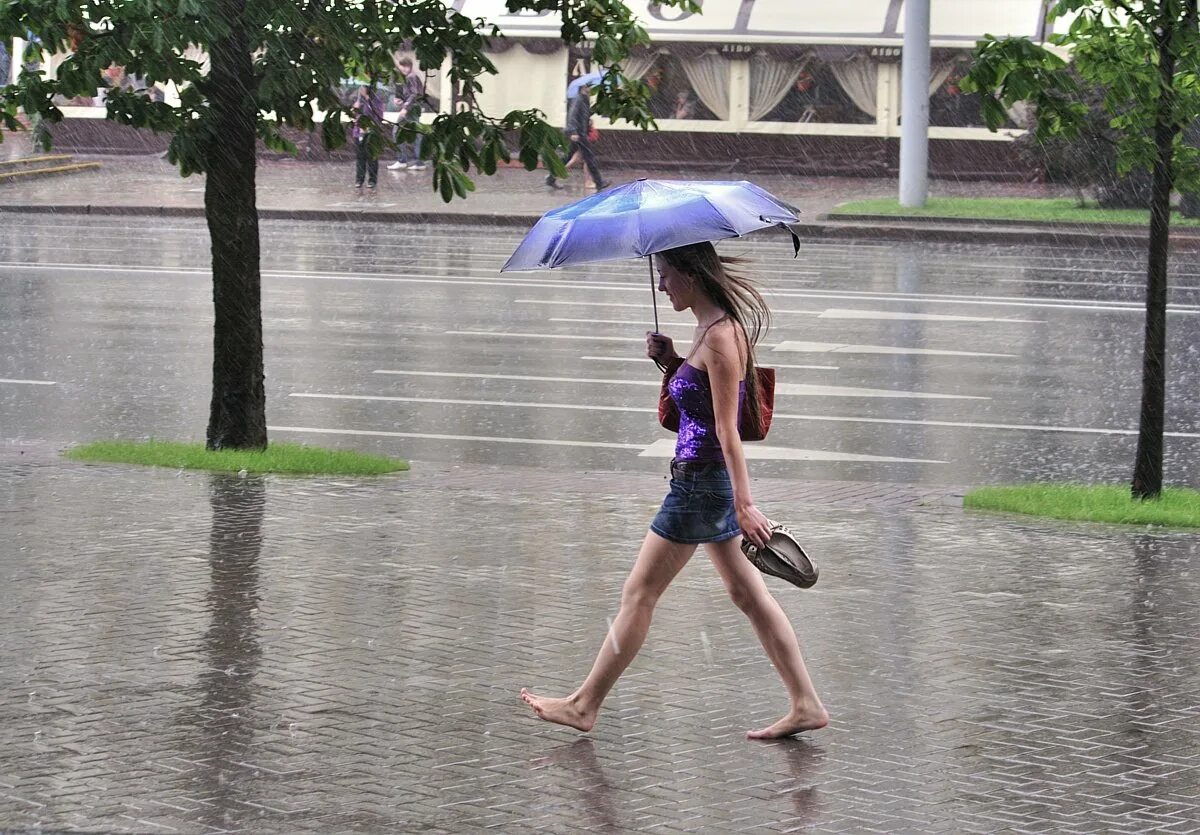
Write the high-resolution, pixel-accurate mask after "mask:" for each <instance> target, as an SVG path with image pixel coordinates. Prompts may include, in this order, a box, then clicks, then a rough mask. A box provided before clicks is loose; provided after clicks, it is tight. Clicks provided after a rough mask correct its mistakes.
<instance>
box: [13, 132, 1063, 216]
mask: <svg viewBox="0 0 1200 835" xmlns="http://www.w3.org/2000/svg"><path fill="white" fill-rule="evenodd" d="M16 142H17V138H14V137H11V136H10V137H7V138H6V139H5V141H4V143H3V144H0V151H4V150H5V149H7V148H8V146H9V144H10V143H14V144H13V148H15V147H17V146H16V144H15V143H16ZM13 153H14V155H16V153H15V151H14V152H13ZM75 156H76V158H77V159H79V160H96V161H99V162H100V163H101V164H102V166H103V167H102V168H100V169H99V170H96V171H86V172H81V173H78V174H73V175H71V176H70V177H69V178H60V179H40V180H31V181H28V182H23V183H10V184H6V185H4V187H3V189H2V190H0V204H4V205H17V206H38V205H42V206H46V205H52V206H57V207H62V208H63V209H69V208H71V207H76V208H82V207H91V208H93V209H101V208H108V209H122V208H123V209H130V208H139V207H141V208H145V207H150V208H162V209H166V210H180V209H203V206H204V176H203V175H195V176H192V177H186V178H184V177H180V176H179V170H178V169H177V168H176V167H175V166H173V165H171V164H170V163H169V162H167V161H166V160H165V159H163V158H162V157H159V156H139V157H116V156H108V155H88V154H77V155H75ZM545 173H546V172H545V171H543V170H537V171H526V170H525V169H524V168H521V167H519V166H513V167H507V168H505V167H501V168H500V169H498V170H497V172H496V174H495V175H494V176H492V177H484V176H478V177H473V178H474V179H475V182H476V186H477V190H476V191H475V192H473V193H472V194H471V195H470V197H469V198H468V199H466V200H457V199H456V200H454V201H453V202H451V203H446V202H444V201H443V200H442V199H441V197H440V196H439V195H438V194H437V193H436V192H434V191H433V189H432V183H433V178H432V172H431V170H429V169H426V170H424V171H409V170H404V171H389V170H387V168H386V161H385V163H384V164H383V165H381V167H380V172H379V187H378V188H377V189H376V190H375V191H370V190H366V189H356V188H354V187H353V179H354V163H353V161H349V162H346V163H336V162H300V161H297V160H290V159H283V160H274V159H260V160H259V163H258V172H257V175H256V177H257V186H258V207H259V209H260V211H263V212H300V213H306V212H322V213H328V212H346V213H354V212H365V213H372V214H375V213H381V214H393V213H394V214H405V213H416V214H429V215H450V216H453V215H476V216H483V217H489V216H491V217H494V218H498V219H504V218H511V217H513V216H514V215H516V216H531V217H540V216H541V215H542V214H543V213H544V212H547V211H549V210H550V209H552V208H554V207H555V206H558V205H560V204H561V203H563V202H564V201H565V200H567V199H570V198H573V197H580V196H582V195H583V194H585V193H586V192H585V191H584V186H583V179H582V176H581V175H580V174H579V173H578V171H573V172H572V174H571V176H570V177H568V178H567V179H565V180H564V181H563V185H564V189H563V190H561V191H554V190H552V189H549V188H547V187H546V186H545V184H544V182H543V179H544V178H545ZM607 176H609V177H610V179H611V180H612V182H625V181H628V180H632V179H634V178H636V177H640V176H647V177H667V178H671V179H689V178H691V179H717V180H722V179H741V178H742V177H743V176H745V175H743V174H742V173H740V172H738V171H711V170H709V171H675V172H663V171H656V170H636V169H626V168H622V169H612V170H610V171H609V172H608V174H607ZM753 179H754V181H755V182H756V183H759V184H760V185H762V186H763V187H764V188H766V189H768V190H770V191H771V192H772V193H774V194H777V195H779V196H780V197H783V198H784V199H786V200H788V201H790V202H792V203H793V204H794V205H796V206H798V207H799V208H800V209H802V210H803V219H804V220H805V221H806V222H807V221H813V220H816V219H817V218H818V217H819V216H820V215H821V214H823V213H825V212H828V211H829V210H831V209H832V208H833V207H834V206H836V205H838V204H839V203H844V202H846V201H848V200H855V199H864V198H871V197H893V196H895V195H896V193H897V188H898V186H897V183H896V181H895V180H889V179H886V178H855V177H806V176H796V175H792V174H787V173H779V174H774V175H771V174H767V175H762V174H755V175H754V176H753ZM931 188H932V190H933V191H932V193H934V194H939V195H947V196H948V195H973V194H988V195H990V196H1013V197H1043V196H1073V195H1072V192H1071V191H1070V190H1069V189H1066V188H1064V187H1062V186H1056V185H1048V184H1042V183H978V182H973V181H963V182H956V181H947V180H939V181H935V182H934V183H932V184H931Z"/></svg>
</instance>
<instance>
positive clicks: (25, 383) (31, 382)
mask: <svg viewBox="0 0 1200 835" xmlns="http://www.w3.org/2000/svg"><path fill="white" fill-rule="evenodd" d="M0 383H12V384H13V385H17V386H55V385H58V384H57V383H55V382H54V381H53V380H10V379H6V378H2V377H0Z"/></svg>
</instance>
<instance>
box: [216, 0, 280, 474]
mask: <svg viewBox="0 0 1200 835" xmlns="http://www.w3.org/2000/svg"><path fill="white" fill-rule="evenodd" d="M218 2H219V3H220V8H221V16H222V17H223V18H224V19H225V21H226V22H227V23H228V24H229V27H230V28H229V31H228V34H227V35H225V36H224V37H221V38H219V39H217V40H215V41H214V42H213V44H212V50H211V56H210V58H211V64H210V69H209V77H208V87H209V89H208V94H209V102H210V106H211V108H212V118H213V122H212V124H213V136H212V137H211V139H210V140H209V145H208V149H207V151H208V153H207V158H208V159H207V164H208V170H207V175H206V178H205V184H204V212H205V215H206V216H207V219H208V231H209V235H210V237H211V239H212V272H213V305H214V307H215V313H216V321H215V327H214V335H213V392H212V405H211V408H210V411H209V418H208V433H207V446H208V448H209V449H214V450H215V449H263V448H265V447H266V445H267V418H266V394H265V391H264V387H263V379H264V375H263V342H262V286H261V285H262V281H261V277H260V274H259V243H258V210H257V209H256V207H255V191H254V175H255V166H256V161H255V156H254V154H255V120H256V116H257V113H258V110H257V105H256V103H255V100H254V90H253V83H254V73H253V69H254V68H253V65H252V63H251V59H250V50H249V48H248V46H247V39H246V33H245V30H244V29H243V25H242V22H241V16H242V13H243V11H244V10H245V6H246V0H218Z"/></svg>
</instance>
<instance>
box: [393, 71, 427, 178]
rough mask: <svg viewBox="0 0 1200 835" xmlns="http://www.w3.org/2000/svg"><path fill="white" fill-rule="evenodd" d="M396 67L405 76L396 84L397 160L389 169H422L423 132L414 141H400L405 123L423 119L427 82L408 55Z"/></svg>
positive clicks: (423, 164) (423, 165) (423, 166)
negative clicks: (422, 78)
mask: <svg viewBox="0 0 1200 835" xmlns="http://www.w3.org/2000/svg"><path fill="white" fill-rule="evenodd" d="M396 68H397V69H399V70H400V75H401V76H402V77H403V80H401V81H400V82H399V83H397V84H396V102H397V106H398V109H399V111H400V123H399V124H398V125H397V126H396V131H397V135H396V161H395V162H393V163H392V164H391V165H389V166H388V170H389V171H401V170H403V169H405V168H410V169H412V170H413V171H421V170H423V169H424V168H425V163H424V162H423V161H422V160H421V140H422V139H424V137H423V136H421V134H419V133H418V134H417V136H416V138H415V139H414V140H413V141H412V142H400V138H399V131H400V129H401V127H403V126H404V124H405V123H406V122H407V123H413V122H419V121H421V101H422V100H423V99H424V98H425V83H424V82H423V81H422V80H421V76H420V75H418V74H417V69H416V67H414V66H413V60H412V59H411V58H409V57H408V56H405V57H403V58H401V59H400V60H399V61H397V62H396Z"/></svg>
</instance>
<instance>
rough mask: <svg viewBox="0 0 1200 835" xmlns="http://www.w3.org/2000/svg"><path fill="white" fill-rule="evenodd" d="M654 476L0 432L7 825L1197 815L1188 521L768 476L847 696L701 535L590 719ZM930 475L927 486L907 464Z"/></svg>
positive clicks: (457, 826)
mask: <svg viewBox="0 0 1200 835" xmlns="http://www.w3.org/2000/svg"><path fill="white" fill-rule="evenodd" d="M663 490H664V484H663V480H662V479H661V478H660V477H655V476H650V475H647V474H638V473H621V474H611V473H597V474H577V473H565V472H564V473H558V474H554V473H550V472H548V471H546V470H522V469H520V468H514V467H507V468H487V467H482V466H477V467H473V468H468V467H456V466H454V465H451V464H424V463H421V462H417V463H416V466H415V468H414V470H413V472H411V473H409V474H404V475H400V476H395V477H387V478H381V479H376V480H343V479H318V480H308V479H289V478H267V479H258V478H243V479H239V478H236V477H231V476H218V475H209V474H198V473H185V472H164V471H160V470H142V469H125V468H115V467H101V466H82V465H75V464H70V463H66V462H63V461H60V460H57V459H55V458H53V457H52V455H51V454H50V452H49V451H48V450H37V449H33V450H29V451H28V453H27V454H26V455H19V454H18V453H17V452H15V451H13V450H11V449H10V450H8V451H5V452H4V453H3V454H0V497H2V502H0V508H2V511H0V512H2V514H3V516H2V519H3V528H4V532H5V536H4V540H5V544H4V547H3V550H2V552H0V553H2V554H3V558H2V559H0V829H3V828H8V829H16V830H20V829H34V828H43V829H49V830H87V831H105V832H108V831H114V832H139V833H141V832H163V831H166V832H170V831H178V832H223V831H239V830H241V831H255V832H295V831H325V832H342V831H350V830H360V831H376V832H385V831H453V832H463V831H481V830H484V829H487V828H495V829H498V830H500V831H518V830H521V831H531V830H532V831H555V832H575V831H596V832H617V831H623V830H659V831H733V830H737V831H742V830H755V829H761V830H767V831H791V830H815V831H823V832H837V831H853V832H861V831H888V832H899V831H909V832H915V831H923V832H938V831H953V832H993V831H1002V830H1003V831H1056V832H1100V831H1105V832H1126V831H1127V832H1145V831H1165V832H1187V831H1196V830H1200V788H1197V787H1198V786H1200V779H1198V777H1200V775H1198V768H1197V762H1198V756H1200V731H1198V729H1200V721H1198V720H1200V697H1198V696H1197V694H1198V693H1200V669H1198V666H1197V658H1198V657H1200V654H1198V653H1197V637H1196V636H1197V635H1200V614H1198V613H1197V608H1196V606H1195V600H1196V597H1197V592H1198V591H1200V588H1198V586H1200V580H1198V575H1197V574H1196V571H1195V568H1194V566H1195V565H1196V560H1197V558H1198V557H1200V545H1198V540H1197V537H1196V536H1195V535H1194V534H1182V533H1153V532H1148V531H1129V530H1126V529H1117V528H1111V527H1105V526H1087V525H1067V524H1058V523H1053V522H1046V521H1038V520H1022V519H1018V518H1011V517H996V516H987V515H978V514H971V513H964V512H963V511H962V510H961V509H959V508H957V507H954V506H953V505H954V491H950V490H940V491H936V492H932V491H931V488H920V489H913V488H903V487H897V486H888V485H869V484H863V483H857V484H840V485H839V484H837V483H832V482H831V483H827V484H823V485H816V486H814V485H805V484H800V483H794V482H787V481H785V480H779V481H770V482H767V481H766V480H764V481H762V482H760V483H759V484H758V485H757V486H756V490H757V491H758V495H759V496H760V503H761V505H762V506H763V507H764V509H765V510H766V511H767V512H768V514H769V515H772V516H774V517H776V518H780V519H784V520H786V521H788V522H790V523H792V524H793V525H794V526H795V527H797V529H798V530H800V531H802V532H803V536H804V538H805V539H806V540H807V542H808V543H809V544H810V546H811V549H812V551H813V553H814V554H815V555H816V556H817V558H818V560H819V561H820V564H821V567H822V579H821V582H820V584H818V586H817V587H816V588H814V589H812V590H811V591H805V592H801V591H798V590H796V589H793V588H791V587H790V586H786V585H782V584H773V586H772V587H773V589H774V590H775V591H776V593H777V595H778V597H779V599H780V600H781V602H782V603H783V605H784V608H785V609H786V611H787V612H788V614H789V615H790V617H791V619H792V621H793V622H794V623H795V624H796V626H797V627H798V629H799V632H800V635H801V640H802V642H803V644H804V647H805V651H806V655H807V658H808V661H809V664H810V666H811V669H812V671H813V674H814V677H815V679H816V681H817V684H818V687H819V688H820V690H821V692H822V695H823V697H824V698H825V699H826V701H827V703H828V706H829V708H830V710H831V712H832V714H833V721H832V724H831V726H830V727H829V728H828V729H827V730H824V731H821V732H817V733H814V734H811V735H809V736H808V737H807V738H804V739H799V740H794V741H788V742H782V743H775V744H752V743H750V742H747V741H746V740H745V739H743V733H744V731H745V730H746V729H747V728H749V727H753V726H757V725H761V724H764V723H766V722H768V721H770V720H772V719H774V718H776V716H777V715H778V714H779V713H780V712H781V710H782V708H783V693H782V690H781V686H780V685H779V683H778V680H777V678H776V677H775V675H774V672H773V670H772V669H771V667H770V665H769V663H768V662H767V661H766V660H765V658H764V657H763V655H762V653H761V651H760V650H759V649H758V648H757V646H756V644H755V640H754V637H753V634H752V633H751V631H750V629H749V627H748V624H747V623H746V622H745V621H744V619H743V617H742V616H741V615H740V613H739V612H738V611H737V610H736V609H735V608H734V607H733V606H732V605H731V604H730V603H729V601H728V600H727V599H726V597H725V595H724V593H723V591H722V589H721V586H720V582H719V580H718V579H717V577H716V574H715V572H714V571H713V570H712V568H711V567H710V566H709V565H708V564H707V561H706V560H704V559H703V558H702V557H698V558H697V559H696V560H695V561H694V562H693V564H692V565H691V566H689V567H688V568H687V569H686V570H685V571H684V573H683V574H682V575H681V576H680V578H679V580H678V581H677V582H676V584H675V585H673V586H672V588H671V589H670V590H669V592H668V593H667V595H666V596H665V598H664V600H663V602H662V604H661V606H660V609H659V612H658V615H657V618H656V621H655V624H654V627H653V628H652V630H651V633H650V638H649V640H648V641H647V644H646V646H645V648H644V650H643V652H642V654H641V655H640V656H639V657H638V659H637V661H636V662H635V663H634V665H633V666H632V667H631V668H630V670H629V672H628V673H627V675H626V676H625V677H624V678H623V679H622V680H621V681H620V682H619V683H618V685H617V688H616V689H615V690H614V692H613V694H612V696H611V698H610V700H609V702H608V704H607V705H606V709H605V712H604V713H603V714H602V715H601V721H600V724H599V725H598V726H597V728H596V729H595V730H594V731H593V732H592V733H591V734H588V735H586V736H580V735H578V734H576V733H575V732H573V731H568V730H565V729H562V728H558V727H554V726H550V725H546V724H542V723H539V722H537V721H535V720H534V719H532V718H531V717H530V716H529V715H527V712H526V709H525V708H524V706H523V705H522V704H521V703H520V702H519V701H518V698H517V692H518V689H519V688H520V687H521V686H529V687H531V688H532V689H535V690H537V691H539V692H549V693H554V692H565V691H567V690H568V689H569V688H571V687H572V686H573V685H574V684H575V683H576V682H577V681H578V680H579V679H580V677H581V676H582V675H583V674H584V673H585V672H586V670H587V668H588V666H589V664H590V662H591V659H592V656H593V654H594V652H595V650H596V648H597V646H598V643H599V641H600V639H601V637H602V635H603V632H604V630H605V628H606V618H608V617H611V616H612V614H613V613H614V610H615V608H616V602H617V598H618V594H619V590H620V584H621V581H622V579H623V578H624V575H625V572H626V571H627V569H628V567H629V565H630V563H631V560H632V556H633V554H634V551H635V549H636V547H637V544H638V542H639V540H640V538H641V536H642V533H643V531H644V529H645V523H646V521H647V519H648V518H649V515H650V513H651V512H652V510H653V508H654V506H655V505H656V503H657V501H658V499H659V498H660V497H661V493H662V492H663ZM922 491H923V492H922Z"/></svg>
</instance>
